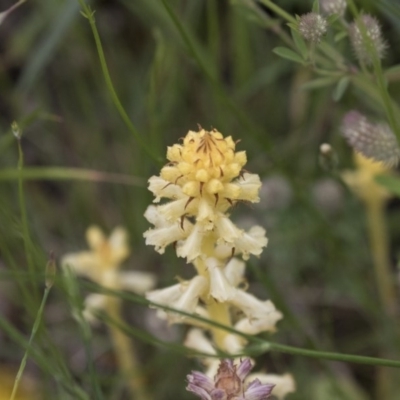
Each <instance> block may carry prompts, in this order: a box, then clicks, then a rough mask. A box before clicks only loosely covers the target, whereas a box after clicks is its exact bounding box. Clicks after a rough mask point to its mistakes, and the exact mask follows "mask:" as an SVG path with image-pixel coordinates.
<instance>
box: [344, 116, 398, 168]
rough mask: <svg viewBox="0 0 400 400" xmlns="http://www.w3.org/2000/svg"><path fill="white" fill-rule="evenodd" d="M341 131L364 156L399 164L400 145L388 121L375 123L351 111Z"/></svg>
mask: <svg viewBox="0 0 400 400" xmlns="http://www.w3.org/2000/svg"><path fill="white" fill-rule="evenodd" d="M341 132H342V135H343V136H344V137H345V138H346V140H347V142H348V143H349V145H350V146H351V147H352V148H353V149H354V150H355V151H356V152H358V153H361V154H362V155H363V156H364V157H366V158H372V159H373V160H375V161H382V162H383V163H384V164H386V165H387V166H388V167H391V166H394V165H397V163H398V161H399V159H400V147H399V144H398V142H397V138H396V136H395V135H394V133H393V132H392V130H391V129H390V127H389V126H388V125H387V124H386V123H377V124H373V123H371V122H370V121H368V119H367V117H366V116H365V115H362V114H361V113H359V112H358V111H350V112H348V113H347V114H346V115H345V116H344V118H343V122H342V126H341Z"/></svg>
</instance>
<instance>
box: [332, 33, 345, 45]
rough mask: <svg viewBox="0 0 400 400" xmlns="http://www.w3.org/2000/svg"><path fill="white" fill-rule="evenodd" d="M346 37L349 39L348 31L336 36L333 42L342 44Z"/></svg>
mask: <svg viewBox="0 0 400 400" xmlns="http://www.w3.org/2000/svg"><path fill="white" fill-rule="evenodd" d="M345 37H347V32H346V31H342V32H339V33H337V34H336V35H335V37H334V38H333V40H334V41H335V42H336V43H337V42H340V41H341V40H342V39H344V38H345Z"/></svg>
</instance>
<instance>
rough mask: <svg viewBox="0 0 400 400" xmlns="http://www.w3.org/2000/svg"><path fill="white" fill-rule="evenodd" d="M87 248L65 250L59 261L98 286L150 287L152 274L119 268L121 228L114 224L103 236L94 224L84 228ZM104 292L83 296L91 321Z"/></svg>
mask: <svg viewBox="0 0 400 400" xmlns="http://www.w3.org/2000/svg"><path fill="white" fill-rule="evenodd" d="M86 240H87V242H88V244H89V250H87V251H81V252H78V253H69V254H66V255H65V256H64V257H63V258H62V260H61V264H62V266H63V267H64V268H70V269H71V270H72V272H74V273H75V274H76V275H82V276H86V277H87V278H89V279H91V280H93V281H94V282H96V283H98V284H99V285H101V286H104V287H106V288H110V289H116V290H130V291H132V292H135V293H138V294H143V293H145V292H146V291H148V290H150V289H151V288H153V287H154V284H155V277H154V275H153V274H150V273H147V272H140V271H119V267H120V265H121V263H122V262H123V261H124V260H125V259H126V258H127V257H128V256H129V252H130V251H129V247H128V243H127V233H126V231H125V229H123V228H121V227H118V228H115V229H114V230H113V231H112V233H111V235H110V237H109V238H106V237H105V236H104V234H103V232H102V231H101V229H100V228H98V227H97V226H91V227H89V228H88V229H87V231H86ZM106 299H107V296H106V295H102V294H90V295H89V296H88V297H87V298H86V299H85V309H84V311H83V315H84V317H86V318H87V319H88V320H89V321H94V317H93V311H94V310H98V309H102V308H103V307H104V306H105V303H106Z"/></svg>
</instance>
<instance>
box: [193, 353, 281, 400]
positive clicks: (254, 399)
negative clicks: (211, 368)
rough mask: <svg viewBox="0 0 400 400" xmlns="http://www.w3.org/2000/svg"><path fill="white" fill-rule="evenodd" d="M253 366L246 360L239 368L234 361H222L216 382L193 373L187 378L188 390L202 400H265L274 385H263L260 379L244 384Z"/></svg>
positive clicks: (199, 373) (195, 372)
mask: <svg viewBox="0 0 400 400" xmlns="http://www.w3.org/2000/svg"><path fill="white" fill-rule="evenodd" d="M252 367H253V365H252V363H251V361H250V359H248V358H246V359H244V360H242V361H241V362H240V364H239V365H238V366H237V365H235V364H234V363H233V361H232V360H228V359H226V360H221V363H220V365H219V368H218V372H217V374H216V375H215V377H214V381H213V380H212V379H211V378H209V377H208V376H206V375H204V374H202V373H201V372H197V371H193V372H192V373H191V374H190V375H188V376H187V380H188V386H187V387H186V390H188V391H189V392H193V393H194V394H196V395H197V396H198V397H200V398H201V399H202V400H265V399H268V398H269V397H270V395H271V392H272V389H273V387H274V385H271V384H262V383H261V382H260V381H259V380H258V379H255V380H254V381H252V382H250V383H249V384H248V385H246V384H245V383H244V381H245V379H246V377H247V375H248V374H249V372H250V370H251V369H252Z"/></svg>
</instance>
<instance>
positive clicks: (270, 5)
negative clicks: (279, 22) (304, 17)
mask: <svg viewBox="0 0 400 400" xmlns="http://www.w3.org/2000/svg"><path fill="white" fill-rule="evenodd" d="M259 1H260V3H261V4H264V6H266V7H268V8H269V9H270V10H271V11H273V12H274V13H275V14H277V15H279V16H280V17H282V18H283V19H285V20H286V21H288V22H293V23H296V22H297V21H296V18H294V17H292V16H291V15H290V14H289V13H287V12H286V11H285V10H283V9H282V8H280V7H279V6H277V5H276V4H275V3H273V2H272V1H270V0H259Z"/></svg>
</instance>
